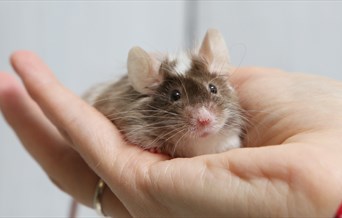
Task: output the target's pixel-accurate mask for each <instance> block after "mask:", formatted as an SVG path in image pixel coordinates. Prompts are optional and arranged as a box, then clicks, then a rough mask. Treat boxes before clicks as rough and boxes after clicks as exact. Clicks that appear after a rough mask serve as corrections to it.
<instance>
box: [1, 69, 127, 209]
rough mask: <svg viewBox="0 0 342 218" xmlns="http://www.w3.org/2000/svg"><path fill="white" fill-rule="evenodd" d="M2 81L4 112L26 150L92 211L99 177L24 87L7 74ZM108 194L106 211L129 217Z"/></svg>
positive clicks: (52, 177) (58, 182)
mask: <svg viewBox="0 0 342 218" xmlns="http://www.w3.org/2000/svg"><path fill="white" fill-rule="evenodd" d="M0 81H1V82H0V108H1V110H2V113H3V114H4V116H5V118H6V120H7V122H8V123H9V124H10V125H11V126H12V128H13V129H14V131H15V132H16V134H17V135H18V137H19V138H20V140H21V141H22V143H23V145H24V146H25V148H26V149H27V150H28V151H29V153H30V154H31V155H32V156H33V157H34V158H35V159H36V160H37V161H38V162H39V164H40V165H41V166H42V167H43V168H44V170H45V171H46V172H47V174H48V175H49V177H50V178H51V179H52V180H53V181H54V182H55V183H56V184H57V185H58V186H59V187H60V188H61V189H62V190H64V191H65V192H67V193H69V194H71V195H72V196H74V197H75V198H76V199H77V201H79V202H81V203H83V204H85V205H87V206H90V207H92V200H93V195H94V192H95V185H96V183H97V180H98V176H97V175H95V174H94V173H93V171H92V170H90V168H89V167H88V166H87V165H86V163H85V162H84V161H83V160H82V158H81V157H80V156H79V155H78V154H77V152H75V151H74V150H73V149H71V148H70V147H69V146H68V145H67V143H66V141H65V140H64V139H63V138H62V137H61V136H60V134H59V132H58V131H57V130H56V128H55V127H54V126H53V125H52V124H51V123H50V121H49V120H48V119H47V118H46V117H45V116H44V114H43V113H42V111H41V110H40V108H39V107H38V106H37V105H36V104H35V102H33V101H32V99H31V98H30V97H29V96H28V94H27V93H26V91H25V90H24V89H23V87H22V86H21V84H19V83H18V82H17V81H16V80H15V79H14V78H13V77H12V76H10V75H8V74H5V73H0ZM107 192H108V193H106V194H105V196H104V199H103V204H104V210H106V211H108V210H109V208H111V210H113V208H114V209H115V211H116V214H121V215H128V212H127V210H126V209H125V208H124V207H123V205H122V203H121V202H120V201H119V200H118V199H117V198H115V196H114V195H113V194H112V193H111V192H110V191H107ZM108 205H110V207H109V206H108Z"/></svg>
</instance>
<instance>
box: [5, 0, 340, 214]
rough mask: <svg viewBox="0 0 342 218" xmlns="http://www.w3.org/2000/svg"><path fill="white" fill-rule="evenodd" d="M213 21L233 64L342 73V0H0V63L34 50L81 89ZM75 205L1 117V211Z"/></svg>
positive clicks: (188, 40) (47, 210) (196, 35)
mask: <svg viewBox="0 0 342 218" xmlns="http://www.w3.org/2000/svg"><path fill="white" fill-rule="evenodd" d="M209 27H215V28H218V29H220V30H221V32H222V34H223V35H224V37H225V39H226V41H227V44H228V45H229V48H230V53H231V57H232V62H233V64H235V65H242V66H246V65H259V66H269V67H277V68H283V69H285V70H289V71H304V72H311V73H315V74H321V75H325V76H329V77H332V78H335V79H339V80H341V79H342V59H341V56H342V42H341V40H342V2H339V1H288V2H287V1H262V2H261V1H260V2H258V1H216V2H215V1H210V2H209V1H201V2H196V1H177V2H171V1H129V2H124V1H101V2H95V1H72V2H67V1H61V2H58V1H55V2H49V1H30V2H25V1H12V2H11V1H0V70H1V71H4V70H5V71H9V72H12V69H11V67H10V65H9V64H8V57H9V55H10V54H11V53H12V52H13V51H15V50H18V49H29V50H33V51H35V52H37V53H38V54H39V55H40V56H42V57H43V59H44V60H45V61H46V62H47V63H48V64H49V65H50V66H51V68H52V69H53V70H54V72H55V73H56V75H57V77H58V78H59V79H60V80H61V81H62V82H63V83H64V84H65V85H66V86H67V87H69V88H70V89H71V90H73V91H74V92H76V93H78V94H81V93H82V92H83V91H84V90H85V89H86V88H87V87H89V86H91V85H92V84H94V83H96V82H100V81H103V80H106V79H110V78H112V77H116V76H118V75H121V74H122V73H124V72H125V61H126V55H127V52H128V50H129V48H130V47H132V46H134V45H139V46H141V47H143V48H145V49H147V50H155V51H177V50H180V49H182V48H188V47H190V46H191V45H192V44H193V42H194V41H195V39H201V38H202V37H203V35H204V33H205V31H206V29H207V28H209ZM197 41H198V40H197ZM0 82H1V81H0ZM68 206H69V197H68V196H67V195H66V194H64V193H63V192H61V191H60V190H59V189H58V188H56V187H55V186H54V185H52V183H51V182H50V181H49V179H48V178H47V176H46V175H45V173H44V172H43V171H42V170H41V168H40V167H39V166H38V165H37V164H36V162H35V161H34V160H33V159H32V158H31V157H30V156H29V155H28V154H27V152H26V151H25V150H24V149H23V148H22V146H21V145H20V143H19V141H18V140H17V139H16V137H15V135H14V133H13V132H12V131H11V129H10V128H9V127H8V126H7V124H6V123H5V122H4V120H3V118H2V117H1V116H0V217H18V216H23V217H28V216H31V217H48V216H49V217H65V216H67V213H68ZM80 215H81V216H84V217H89V216H96V214H95V213H94V212H93V211H92V210H90V209H86V208H82V209H81V214H80Z"/></svg>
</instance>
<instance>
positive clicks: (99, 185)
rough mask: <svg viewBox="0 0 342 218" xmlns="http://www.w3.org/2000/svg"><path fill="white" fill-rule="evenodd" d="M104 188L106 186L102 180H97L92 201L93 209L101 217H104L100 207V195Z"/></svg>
mask: <svg viewBox="0 0 342 218" xmlns="http://www.w3.org/2000/svg"><path fill="white" fill-rule="evenodd" d="M105 187H106V184H105V183H104V181H103V180H102V179H99V181H98V182H97V185H96V189H95V195H94V199H93V206H94V209H95V210H96V212H97V213H98V214H99V215H101V216H105V215H104V213H103V210H102V205H101V199H102V195H103V191H104V189H105Z"/></svg>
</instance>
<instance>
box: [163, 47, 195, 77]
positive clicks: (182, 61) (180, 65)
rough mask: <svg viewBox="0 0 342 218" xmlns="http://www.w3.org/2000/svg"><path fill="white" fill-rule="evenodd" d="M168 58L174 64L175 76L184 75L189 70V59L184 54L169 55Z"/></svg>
mask: <svg viewBox="0 0 342 218" xmlns="http://www.w3.org/2000/svg"><path fill="white" fill-rule="evenodd" d="M168 58H169V60H170V61H175V62H176V66H175V68H174V70H175V71H176V72H177V74H181V75H184V74H185V73H186V72H187V71H189V70H190V68H191V58H190V57H189V54H187V53H186V52H182V53H179V54H177V55H174V54H170V55H169V57H168Z"/></svg>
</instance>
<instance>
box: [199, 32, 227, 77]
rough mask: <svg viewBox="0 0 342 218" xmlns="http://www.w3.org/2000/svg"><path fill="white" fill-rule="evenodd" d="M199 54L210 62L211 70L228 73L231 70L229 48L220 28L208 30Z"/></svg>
mask: <svg viewBox="0 0 342 218" xmlns="http://www.w3.org/2000/svg"><path fill="white" fill-rule="evenodd" d="M199 56H200V57H201V58H203V59H204V60H205V61H206V62H207V63H208V68H209V71H210V72H215V73H227V72H228V71H229V63H230V61H229V54H228V49H227V46H226V43H225V41H224V39H223V36H222V35H221V33H220V31H219V30H216V29H209V30H208V31H207V33H206V34H205V37H204V39H203V42H202V44H201V47H200V49H199Z"/></svg>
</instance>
